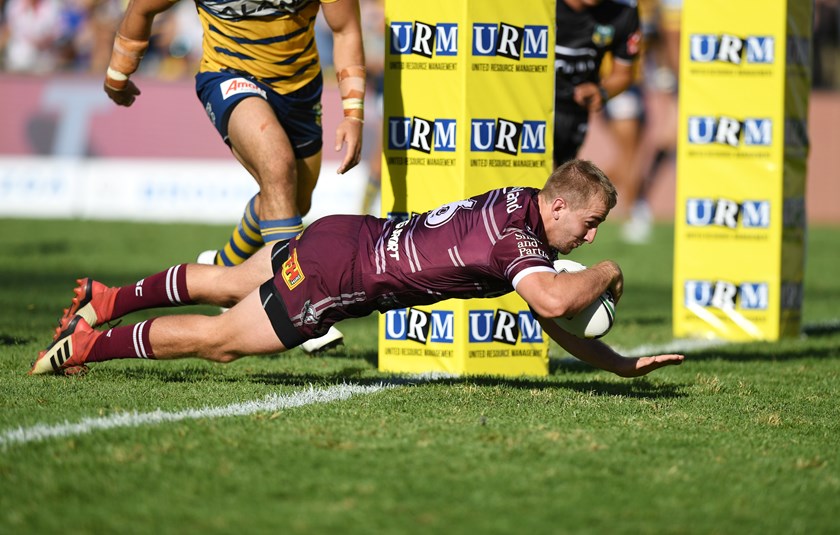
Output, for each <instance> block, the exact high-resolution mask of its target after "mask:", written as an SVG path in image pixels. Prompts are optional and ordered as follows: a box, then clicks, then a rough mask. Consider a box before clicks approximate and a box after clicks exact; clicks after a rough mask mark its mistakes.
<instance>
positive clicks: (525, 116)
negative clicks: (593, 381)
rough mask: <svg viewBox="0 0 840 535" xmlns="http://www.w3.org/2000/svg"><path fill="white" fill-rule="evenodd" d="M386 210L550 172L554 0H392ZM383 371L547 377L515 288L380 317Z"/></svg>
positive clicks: (542, 341)
mask: <svg viewBox="0 0 840 535" xmlns="http://www.w3.org/2000/svg"><path fill="white" fill-rule="evenodd" d="M386 18H387V22H386V24H387V28H388V30H387V42H386V57H385V63H386V66H385V67H386V69H385V104H384V114H385V119H384V121H383V123H384V124H383V129H384V132H383V138H384V140H385V143H383V149H384V150H383V178H382V211H383V215H387V216H389V217H393V218H398V219H408V218H409V217H410V215H411V214H412V213H417V212H425V211H427V210H430V209H433V208H436V207H438V206H442V205H444V204H446V203H450V202H452V201H453V200H455V199H463V198H467V197H470V196H473V195H477V194H480V193H484V192H485V191H487V190H490V189H493V188H501V187H509V186H534V187H542V185H543V184H544V183H545V180H546V178H547V177H548V175H549V173H550V172H551V166H552V164H551V152H550V151H549V150H547V146H548V145H547V144H548V143H549V140H550V139H551V128H552V127H553V123H552V121H551V117H552V116H553V92H554V71H553V61H554V51H553V50H554V28H553V24H554V2H553V1H546V0H524V1H523V2H516V3H505V2H492V3H491V2H482V1H478V0H472V1H465V2H446V1H443V0H438V1H432V2H419V3H418V2H389V3H387V4H386ZM379 332H380V335H379V367H380V369H382V370H387V371H401V372H414V373H420V372H447V373H455V374H492V375H522V374H528V375H545V374H547V373H548V343H547V339H546V338H544V337H543V333H542V330H541V328H540V326H539V324H538V323H537V322H536V320H535V319H534V317H533V316H532V315H531V313H530V312H529V310H528V306H527V305H526V304H525V302H524V301H523V300H522V299H521V298H519V297H518V296H517V295H515V294H509V295H507V296H503V297H500V298H494V299H483V300H471V301H460V300H449V301H445V302H443V303H439V304H437V305H434V306H432V307H417V308H409V309H400V310H394V311H391V312H388V313H386V314H383V315H382V317H381V319H380V328H379Z"/></svg>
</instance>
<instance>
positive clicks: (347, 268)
mask: <svg viewBox="0 0 840 535" xmlns="http://www.w3.org/2000/svg"><path fill="white" fill-rule="evenodd" d="M374 219H375V218H363V217H359V216H349V215H331V216H326V217H323V218H321V219H319V220H317V221H315V222H314V223H312V224H311V225H309V226H308V227H307V228H306V230H305V231H304V232H303V233H302V234H298V235H297V236H296V237H294V238H292V239H291V240H289V241H288V242H278V243H277V244H275V245H274V246H273V248H272V251H271V267H272V269H273V270H274V278H272V279H271V280H269V281H267V282H265V283H263V285H262V286H260V297H261V299H262V302H263V308H264V309H265V311H266V314H268V318H269V320H270V321H271V325H272V326H273V327H274V332H275V333H277V337H278V338H280V341H281V342H283V345H284V346H286V348H287V349H288V348H292V347H295V346H297V345H300V344H301V343H303V342H304V341H306V340H309V339H311V338H317V337H319V336H323V335H324V334H326V332H327V331H328V330H329V328H330V326H332V325H333V324H335V323H337V322H339V321H341V320H343V319H346V318H359V317H363V316H367V315H369V314H371V313H372V312H374V311H376V310H378V307H377V303H376V301H375V300H369V299H368V298H367V293H366V292H365V289H364V285H363V281H362V272H361V270H359V269H356V259H357V258H358V255H359V252H360V249H361V246H360V244H359V237H360V233H361V231H362V230H363V227H364V225H365V224H366V223H365V222H366V221H367V220H374Z"/></svg>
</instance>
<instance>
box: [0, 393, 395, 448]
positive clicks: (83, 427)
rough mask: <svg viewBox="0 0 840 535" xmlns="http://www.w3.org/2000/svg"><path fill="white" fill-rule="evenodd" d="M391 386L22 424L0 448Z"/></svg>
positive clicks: (0, 439)
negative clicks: (57, 422) (172, 410)
mask: <svg viewBox="0 0 840 535" xmlns="http://www.w3.org/2000/svg"><path fill="white" fill-rule="evenodd" d="M386 388H393V386H391V385H387V384H385V383H380V384H377V385H371V386H360V385H351V384H342V385H335V386H330V387H328V388H317V389H316V388H314V387H309V388H308V389H306V390H302V391H300V392H295V393H293V394H286V395H280V394H269V395H268V396H266V397H265V398H264V399H262V400H255V401H245V402H243V403H233V404H231V405H225V406H222V407H204V408H200V409H186V410H183V411H177V412H168V411H162V410H160V409H158V410H155V411H152V412H136V411H134V412H125V413H121V414H113V415H110V416H105V417H102V418H83V419H82V420H81V421H79V422H77V423H70V422H65V423H63V424H52V425H47V424H36V425H33V426H32V427H26V428H24V427H19V428H17V429H9V430H7V431H3V432H2V433H0V447H2V448H5V447H7V446H10V445H13V444H26V443H28V442H40V441H42V440H47V439H50V438H57V437H70V436H77V435H83V434H86V433H91V432H93V431H101V430H107V429H116V428H120V427H139V426H141V425H157V424H161V423H165V422H179V421H182V420H197V419H200V418H224V417H228V416H248V415H250V414H256V413H259V412H273V411H278V410H282V409H291V408H295V407H303V406H304V405H311V404H313V403H330V402H333V401H342V400H345V399H348V398H350V397H351V396H354V395H358V394H373V393H375V392H379V391H380V390H383V389H386Z"/></svg>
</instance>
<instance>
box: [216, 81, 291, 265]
mask: <svg viewBox="0 0 840 535" xmlns="http://www.w3.org/2000/svg"><path fill="white" fill-rule="evenodd" d="M227 133H228V142H229V143H230V146H231V150H232V152H233V154H234V156H235V157H236V159H237V160H239V162H240V163H241V164H242V166H243V167H245V169H247V170H248V172H249V173H250V174H251V175H252V176H253V177H254V180H256V182H257V185H258V187H259V194H258V195H257V196H255V197H254V198H253V199H251V201H250V202H249V203H248V206H247V207H246V209H245V213H244V215H243V218H242V221H241V222H240V224H239V225H238V227H237V228H236V229H235V230H234V232H233V235H232V236H231V238H230V240H229V241H228V243H227V244H226V245H225V247H224V248H223V249H222V250H220V251H219V255H218V257H217V259H216V263H217V264H222V265H228V266H231V265H237V264H241V263H242V262H244V261H245V260H246V259H247V258H248V257H249V256H250V255H252V254H253V253H254V252H255V251H256V250H257V249H259V247H261V246H262V244H263V243H271V242H275V241H280V240H288V239H290V238H292V237H293V236H295V235H296V234H298V233H299V232H300V231H301V230H303V223H302V220H301V215H300V211H299V210H298V205H297V201H298V164H297V161H296V158H295V154H294V150H293V148H292V142H291V140H290V139H289V136H288V135H287V133H286V131H285V130H284V128H283V126H282V125H281V124H280V121H279V120H278V119H277V116H276V115H275V113H274V109H273V108H272V107H271V105H270V104H269V103H268V101H266V100H264V99H263V98H261V97H248V98H245V99H242V101H241V102H240V103H239V104H238V105H236V107H235V108H233V111H232V112H231V113H230V118H229V120H228V124H227Z"/></svg>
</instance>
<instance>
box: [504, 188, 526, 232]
mask: <svg viewBox="0 0 840 535" xmlns="http://www.w3.org/2000/svg"><path fill="white" fill-rule="evenodd" d="M522 190H523V188H520V187H513V188H510V189H509V190H506V192H505V211H506V212H507V213H509V214H512V213H513V212H515V211H516V210H519V209H520V208H522V205H521V204H519V194H520V193H522ZM517 236H518V234H517Z"/></svg>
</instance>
